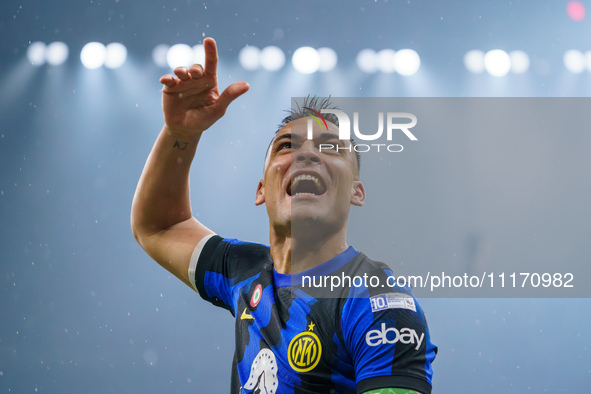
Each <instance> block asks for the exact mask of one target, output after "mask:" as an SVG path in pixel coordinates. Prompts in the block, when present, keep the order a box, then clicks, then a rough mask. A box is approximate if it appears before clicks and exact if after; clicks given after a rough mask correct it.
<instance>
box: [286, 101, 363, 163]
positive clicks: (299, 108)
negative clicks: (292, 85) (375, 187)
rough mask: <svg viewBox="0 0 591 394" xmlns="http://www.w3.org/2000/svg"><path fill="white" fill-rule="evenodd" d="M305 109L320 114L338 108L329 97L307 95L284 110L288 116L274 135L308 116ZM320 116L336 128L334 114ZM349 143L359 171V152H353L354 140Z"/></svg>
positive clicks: (336, 122) (307, 111) (337, 122)
mask: <svg viewBox="0 0 591 394" xmlns="http://www.w3.org/2000/svg"><path fill="white" fill-rule="evenodd" d="M307 108H310V109H313V110H315V111H318V112H320V110H321V109H339V108H338V107H336V106H335V105H333V104H332V102H331V101H330V96H329V97H318V96H310V95H308V96H307V97H305V98H304V101H303V102H302V103H301V104H300V103H299V102H298V101H295V106H293V105H292V107H291V108H290V109H288V110H285V112H287V113H288V115H287V116H286V117H285V118H283V120H282V121H281V123H279V125H278V128H277V131H275V134H277V133H278V132H279V130H281V129H282V128H283V127H285V126H287V125H288V124H289V123H291V122H293V121H294V120H297V119H301V118H305V117H306V116H310V112H309V110H307ZM322 116H323V117H324V119H326V121H327V122H330V123H333V124H334V125H336V126H337V127H338V125H339V118H338V117H337V116H336V115H335V114H330V113H327V114H323V115H322ZM349 141H351V146H352V147H353V150H354V152H355V159H357V169H358V170H360V169H361V155H360V154H359V152H357V151H356V150H355V146H357V144H356V143H355V140H354V139H353V138H351V139H350V140H349Z"/></svg>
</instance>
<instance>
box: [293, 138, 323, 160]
mask: <svg viewBox="0 0 591 394" xmlns="http://www.w3.org/2000/svg"><path fill="white" fill-rule="evenodd" d="M295 156H296V158H297V159H296V160H297V161H298V162H305V161H311V162H313V163H319V162H320V156H318V151H317V150H316V147H315V146H314V143H313V141H310V140H308V141H306V142H304V143H303V144H302V146H301V147H300V148H299V149H298V151H297V153H296V154H295Z"/></svg>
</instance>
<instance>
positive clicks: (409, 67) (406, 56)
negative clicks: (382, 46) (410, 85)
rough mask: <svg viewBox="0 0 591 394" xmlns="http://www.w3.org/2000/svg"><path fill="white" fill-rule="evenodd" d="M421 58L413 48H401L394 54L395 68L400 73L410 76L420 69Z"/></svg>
mask: <svg viewBox="0 0 591 394" xmlns="http://www.w3.org/2000/svg"><path fill="white" fill-rule="evenodd" d="M420 67H421V58H420V57H419V54H418V53H417V52H416V51H414V50H412V49H401V50H399V51H397V52H396V53H395V54H394V70H396V72H397V73H398V74H400V75H404V76H406V77H409V76H411V75H414V74H416V73H417V71H419V68H420Z"/></svg>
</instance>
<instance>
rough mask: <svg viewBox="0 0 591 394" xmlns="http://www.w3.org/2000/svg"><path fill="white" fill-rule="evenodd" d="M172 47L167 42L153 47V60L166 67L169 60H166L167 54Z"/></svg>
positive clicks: (159, 65)
mask: <svg viewBox="0 0 591 394" xmlns="http://www.w3.org/2000/svg"><path fill="white" fill-rule="evenodd" d="M169 48H170V47H169V46H168V45H166V44H158V45H156V46H155V47H154V49H152V61H153V62H154V64H156V65H157V66H158V67H162V68H166V67H167V66H168V62H167V61H166V54H167V53H168V49H169Z"/></svg>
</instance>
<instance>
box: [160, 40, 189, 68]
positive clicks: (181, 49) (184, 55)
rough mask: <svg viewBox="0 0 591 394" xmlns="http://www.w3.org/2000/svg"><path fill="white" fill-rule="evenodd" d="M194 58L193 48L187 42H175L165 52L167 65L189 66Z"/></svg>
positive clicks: (171, 66)
mask: <svg viewBox="0 0 591 394" xmlns="http://www.w3.org/2000/svg"><path fill="white" fill-rule="evenodd" d="M194 59H195V54H194V53H193V48H191V47H190V46H188V45H187V44H175V45H173V46H171V47H170V48H169V49H168V52H167V53H166V63H168V67H170V68H176V67H181V66H184V67H190V66H191V65H192V64H193V60H194Z"/></svg>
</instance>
